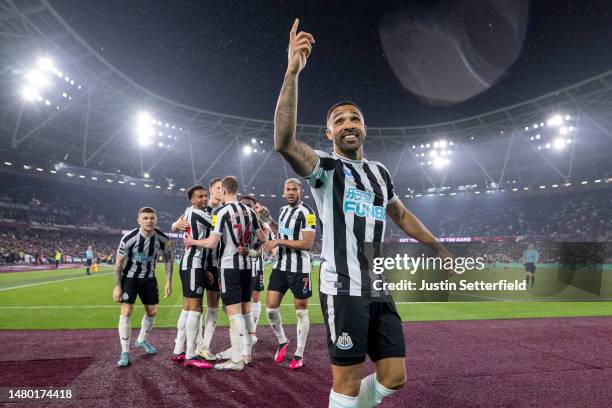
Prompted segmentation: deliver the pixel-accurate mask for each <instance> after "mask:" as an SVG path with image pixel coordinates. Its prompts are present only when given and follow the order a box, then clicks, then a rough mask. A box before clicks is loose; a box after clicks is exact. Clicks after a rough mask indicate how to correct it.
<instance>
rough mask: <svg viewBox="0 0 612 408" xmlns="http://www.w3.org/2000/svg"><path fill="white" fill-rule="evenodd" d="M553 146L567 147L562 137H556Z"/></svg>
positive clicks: (558, 148)
mask: <svg viewBox="0 0 612 408" xmlns="http://www.w3.org/2000/svg"><path fill="white" fill-rule="evenodd" d="M553 146H554V147H555V149H557V150H561V149H563V148H564V147H565V140H563V139H561V138H558V139H555V141H554V142H553Z"/></svg>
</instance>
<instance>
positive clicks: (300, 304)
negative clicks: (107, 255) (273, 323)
mask: <svg viewBox="0 0 612 408" xmlns="http://www.w3.org/2000/svg"><path fill="white" fill-rule="evenodd" d="M287 279H288V280H290V282H289V286H290V287H291V292H293V305H294V306H295V315H296V317H297V327H296V329H297V330H296V331H297V347H296V349H295V354H294V355H293V358H292V359H291V363H290V364H289V368H290V369H292V370H296V369H298V368H301V367H303V365H304V349H305V348H306V339H307V338H308V331H309V330H310V318H309V316H308V299H309V298H310V297H312V287H311V281H310V274H308V273H295V274H293V273H292V274H291V275H288V276H287Z"/></svg>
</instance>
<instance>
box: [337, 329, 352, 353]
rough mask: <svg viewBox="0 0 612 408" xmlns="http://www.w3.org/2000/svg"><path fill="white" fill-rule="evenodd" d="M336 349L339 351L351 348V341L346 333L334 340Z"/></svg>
mask: <svg viewBox="0 0 612 408" xmlns="http://www.w3.org/2000/svg"><path fill="white" fill-rule="evenodd" d="M336 347H338V348H339V349H340V350H349V349H351V348H352V347H353V340H351V336H349V335H348V333H347V332H343V333H342V335H341V336H340V337H338V340H336Z"/></svg>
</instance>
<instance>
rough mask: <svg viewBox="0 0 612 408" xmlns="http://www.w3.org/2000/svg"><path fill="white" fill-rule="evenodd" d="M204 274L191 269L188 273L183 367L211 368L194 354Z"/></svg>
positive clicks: (200, 311) (198, 269)
mask: <svg viewBox="0 0 612 408" xmlns="http://www.w3.org/2000/svg"><path fill="white" fill-rule="evenodd" d="M204 280H205V273H204V270H203V269H202V268H193V269H191V270H190V273H189V291H188V293H187V309H188V310H189V314H188V316H187V322H186V324H185V331H186V334H187V336H186V337H187V339H186V343H187V350H186V352H185V362H184V363H183V365H184V366H185V367H195V368H212V364H210V363H209V362H208V361H206V359H204V358H201V357H199V356H198V355H197V354H196V341H197V340H196V339H197V336H198V332H199V331H200V327H201V325H202V324H201V320H200V319H201V317H202V300H203V297H204Z"/></svg>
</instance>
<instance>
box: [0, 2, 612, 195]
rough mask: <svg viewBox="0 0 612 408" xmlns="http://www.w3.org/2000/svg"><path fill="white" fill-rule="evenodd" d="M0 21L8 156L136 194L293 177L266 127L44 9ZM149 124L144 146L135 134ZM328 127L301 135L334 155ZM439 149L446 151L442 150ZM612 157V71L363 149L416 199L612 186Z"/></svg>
mask: <svg viewBox="0 0 612 408" xmlns="http://www.w3.org/2000/svg"><path fill="white" fill-rule="evenodd" d="M0 26H1V27H2V29H1V30H0V48H1V49H2V52H1V53H0V58H1V61H2V68H1V71H0V76H1V77H2V81H1V83H0V101H1V103H2V104H3V106H4V109H3V112H2V115H1V117H0V132H1V138H2V141H3V142H4V143H3V146H4V147H3V150H2V152H1V153H0V156H1V158H2V159H3V160H12V161H21V162H22V163H31V164H32V165H33V166H34V167H36V166H40V168H45V169H51V168H55V171H56V174H57V175H62V172H64V173H67V172H69V171H71V170H70V169H72V168H76V169H78V171H80V172H82V173H87V172H90V173H91V175H93V174H94V173H96V174H98V173H102V174H104V175H105V176H106V177H111V178H113V180H115V179H122V178H125V179H126V180H128V179H129V180H132V181H133V182H134V183H135V184H138V185H139V186H140V185H143V184H145V183H149V182H151V180H153V181H154V182H156V183H158V184H159V183H164V186H170V185H171V186H172V187H174V186H176V188H178V187H185V186H188V185H190V184H193V183H194V182H201V183H205V182H207V181H208V179H209V178H211V177H213V176H218V175H225V174H234V175H236V176H238V177H239V178H240V180H241V182H242V187H243V189H247V190H252V189H254V190H255V191H264V192H265V191H277V190H279V189H280V185H281V180H280V179H284V178H288V177H292V176H294V173H293V172H292V171H291V169H290V168H289V167H288V166H287V165H286V164H285V162H284V161H283V160H281V159H280V157H279V156H278V155H277V154H276V153H275V152H274V151H273V148H272V141H273V122H272V120H271V119H272V118H270V120H262V119H254V118H245V117H239V116H234V115H231V114H224V113H217V112H210V111H206V110H202V109H199V108H197V107H193V106H187V105H184V104H180V103H176V102H174V101H171V100H169V99H167V98H165V97H163V96H162V95H157V94H155V93H154V92H151V91H150V90H148V89H145V88H144V87H142V86H140V85H139V84H138V78H128V77H127V76H126V75H124V74H123V73H122V72H121V71H119V70H118V69H116V68H115V67H114V66H113V65H112V64H110V63H109V62H108V61H107V60H105V59H104V58H103V57H102V56H100V55H99V54H98V53H97V52H96V50H94V49H93V48H92V47H91V46H89V45H88V44H87V42H86V41H84V40H83V39H82V38H81V37H80V36H79V35H78V33H76V32H75V31H74V30H73V29H72V28H71V27H70V26H69V25H68V24H67V23H66V21H64V19H63V18H62V16H61V15H60V14H59V13H58V12H57V11H56V10H55V9H54V8H53V7H52V6H51V5H50V4H49V3H48V2H47V1H44V0H42V1H41V0H23V1H12V0H0ZM41 58H43V60H42V61H41ZM44 58H47V59H44ZM40 72H42V73H43V74H44V76H46V78H42V79H41V78H40V77H39V76H40V75H39V74H40ZM37 81H38V82H37ZM41 81H42V82H41ZM32 82H34V85H36V86H39V85H40V87H39V88H40V89H39V88H36V87H35V88H34V89H33V88H32V87H31V86H30V85H31V83H32ZM44 82H47V85H49V82H50V86H48V87H47V88H45V87H44V86H45V85H44ZM28 84H29V85H28ZM26 99H30V100H29V101H28V100H26ZM241 103H243V102H242V101H241ZM143 112H147V114H148V116H143V115H142V113H143ZM139 118H140V119H139ZM143 118H144V119H143ZM551 118H553V119H552V122H551V123H549V121H550V120H551ZM559 118H561V119H560V122H559ZM143 120H146V121H147V123H146V124H145V125H146V126H145V127H146V132H147V133H148V134H147V139H150V140H149V141H148V145H147V146H141V145H140V144H139V138H140V139H142V135H140V136H139V135H138V134H137V133H138V127H139V126H140V127H142V123H140V124H139V122H142V121H143ZM562 129H563V130H562ZM141 130H142V129H141ZM324 132H325V128H324V126H323V124H299V125H298V137H299V138H300V139H301V140H303V141H305V142H306V143H309V144H310V145H312V146H313V147H315V148H317V149H321V150H330V145H329V142H328V141H327V139H326V138H325V137H324ZM536 136H537V137H536ZM561 141H563V142H564V143H565V144H562V143H561ZM140 142H142V140H140ZM441 142H444V143H445V147H444V148H439V149H438V146H440V143H441ZM451 142H452V148H451V146H450V143H451ZM434 143H437V145H436V149H438V150H436V152H435V155H436V156H434V153H432V151H433V150H434V147H433V146H434ZM145 144H147V141H146V140H145ZM428 144H429V146H428ZM421 145H422V146H423V147H421ZM245 146H250V147H249V148H245ZM446 146H448V150H447V148H446ZM245 149H250V151H251V153H250V154H248V155H247V154H245ZM255 150H256V152H255ZM449 152H450V153H449ZM441 154H443V155H444V160H449V161H450V164H449V165H445V162H441V161H440V160H441V157H440V155H441ZM611 156H612V70H611V71H608V72H605V73H603V74H601V75H598V76H595V77H592V78H589V79H586V80H584V81H581V82H579V83H577V84H574V85H572V86H569V87H566V88H562V89H558V90H555V91H553V92H550V93H548V94H546V95H542V96H540V97H538V98H534V99H531V100H528V101H525V102H522V103H519V104H515V105H512V106H507V107H505V108H503V109H497V110H494V111H491V112H485V113H483V114H481V115H477V116H473V117H468V118H465V119H461V120H457V121H452V122H444V123H432V124H430V125H424V126H405V127H393V128H389V127H378V128H376V127H369V128H368V137H367V142H366V157H368V158H369V159H372V160H379V161H381V162H382V163H383V164H385V165H386V166H387V167H388V168H389V170H390V171H391V173H392V174H393V176H394V180H395V182H396V185H397V187H398V188H401V189H403V190H405V189H411V190H416V191H425V190H427V189H428V188H432V187H436V188H438V187H443V186H453V187H457V186H459V185H470V184H471V183H485V184H487V185H491V184H495V185H501V184H503V183H504V182H507V181H510V180H512V179H520V180H523V182H525V180H533V181H534V182H542V181H544V182H548V181H550V182H555V181H563V180H569V179H572V178H574V177H606V176H609V175H610V172H611V170H612V166H611V165H610V162H611V161H610V159H611V158H612V157H611ZM59 163H62V164H61V165H59ZM434 164H441V165H440V166H439V167H440V168H436V166H434ZM147 173H148V174H149V175H150V176H149V177H148V178H147V177H145V175H146V174H147ZM91 175H90V174H88V178H89V179H91V177H90V176H91Z"/></svg>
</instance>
